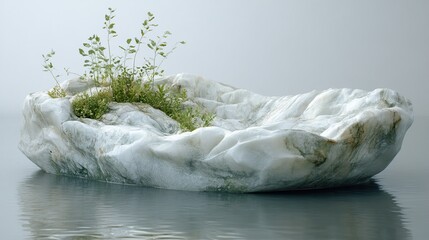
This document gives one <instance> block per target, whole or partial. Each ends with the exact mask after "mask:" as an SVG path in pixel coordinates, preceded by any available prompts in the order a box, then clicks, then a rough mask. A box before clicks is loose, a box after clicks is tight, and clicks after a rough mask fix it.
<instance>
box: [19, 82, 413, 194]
mask: <svg viewBox="0 0 429 240" xmlns="http://www.w3.org/2000/svg"><path fill="white" fill-rule="evenodd" d="M159 81H160V82H164V83H167V84H175V85H180V86H181V87H183V88H185V89H186V90H187V93H188V96H189V98H190V100H191V101H192V102H198V103H199V104H201V105H202V106H204V107H205V108H207V109H208V110H209V111H212V112H214V113H215V114H216V118H215V119H214V122H213V126H211V127H205V128H199V129H197V130H195V131H193V132H181V131H180V128H179V127H178V124H177V122H175V121H174V120H172V119H170V118H169V117H168V116H166V115H165V114H164V113H163V112H161V111H159V110H157V109H154V108H152V107H150V106H148V105H145V104H129V103H127V104H123V103H122V104H119V103H112V104H110V106H109V107H110V109H111V110H110V112H109V113H107V114H105V115H104V116H103V117H102V119H101V120H100V121H97V120H91V119H79V118H77V117H76V116H75V115H74V114H73V113H72V111H71V101H72V100H73V95H74V94H77V93H79V92H81V91H85V90H87V89H88V88H89V87H90V86H88V84H87V83H85V82H81V81H80V80H78V79H75V80H70V81H67V82H65V83H63V87H64V88H65V89H66V91H67V93H68V94H69V96H68V97H66V98H56V99H53V98H51V97H49V96H48V94H47V93H46V92H37V93H33V94H30V95H29V96H27V97H26V99H25V104H24V109H23V114H24V123H23V127H22V130H21V141H20V143H19V148H20V149H21V151H22V152H23V153H24V154H25V155H26V156H27V157H28V158H29V159H30V160H31V161H33V162H34V163H35V164H36V165H38V166H39V167H40V168H41V169H43V170H44V171H46V172H48V173H53V174H62V175H71V176H78V177H83V178H89V179H95V180H101V181H108V182H115V183H127V184H138V185H142V186H150V187H157V188H168V189H180V190H193V191H229V192H258V191H280V190H294V189H312V188H326V187H334V186H342V185H350V184H357V183H361V182H364V181H367V180H368V179H369V178H370V177H372V176H374V175H375V174H377V173H379V172H380V171H382V170H383V169H384V168H386V166H387V165H388V164H389V163H390V162H391V161H392V159H393V158H394V157H395V155H396V154H397V153H398V151H399V150H400V148H401V144H402V140H403V138H404V135H405V133H406V131H407V129H408V128H409V127H410V126H411V124H412V122H413V115H412V106H411V103H410V101H408V100H407V99H406V98H404V97H402V96H400V95H399V94H398V93H396V92H395V91H392V90H389V89H376V90H374V91H372V92H367V91H363V90H354V89H328V90H325V91H312V92H309V93H305V94H301V95H296V96H285V97H265V96H261V95H258V94H255V93H252V92H250V91H247V90H243V89H236V88H233V87H230V86H226V85H223V84H220V83H217V82H213V81H209V80H206V79H204V78H201V77H198V76H194V75H188V74H178V75H174V76H170V77H167V78H165V79H161V80H159Z"/></svg>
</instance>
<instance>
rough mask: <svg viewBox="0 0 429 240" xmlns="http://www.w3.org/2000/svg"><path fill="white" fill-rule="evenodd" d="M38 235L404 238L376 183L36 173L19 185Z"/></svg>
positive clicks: (26, 218)
mask: <svg viewBox="0 0 429 240" xmlns="http://www.w3.org/2000/svg"><path fill="white" fill-rule="evenodd" d="M19 194H20V199H21V202H20V205H21V208H22V212H23V215H22V216H21V218H22V221H23V222H24V224H25V225H24V228H25V229H26V230H27V231H29V232H30V235H31V236H33V237H34V238H37V239H40V238H50V239H57V238H61V239H63V238H66V239H76V238H79V239H94V238H100V239H106V238H124V237H128V238H138V239H144V238H150V239H158V238H163V239H171V238H185V239H207V238H211V239H213V238H214V239H216V238H227V239H231V238H243V239H285V238H288V239H407V238H410V233H409V231H408V230H407V229H406V228H405V227H404V225H403V223H402V219H401V218H402V216H401V209H400V208H399V207H398V205H397V204H396V203H395V200H394V198H393V196H392V195H390V194H389V193H387V192H385V191H383V190H381V189H380V187H379V185H378V184H376V183H374V182H373V183H371V184H368V185H365V186H361V187H357V188H351V189H333V190H326V191H311V192H289V193H276V194H225V193H204V192H183V191H171V190H158V189H147V188H141V187H133V186H123V185H113V184H107V183H100V182H94V181H87V180H83V179H75V178H67V177H62V176H54V175H49V174H45V173H43V172H37V173H36V174H34V175H33V176H32V177H30V178H29V179H27V180H26V181H24V182H23V183H22V184H21V185H20V189H19Z"/></svg>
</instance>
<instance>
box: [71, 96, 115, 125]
mask: <svg viewBox="0 0 429 240" xmlns="http://www.w3.org/2000/svg"><path fill="white" fill-rule="evenodd" d="M111 99H112V95H111V93H110V91H107V90H102V91H98V92H97V93H96V94H94V95H89V94H88V93H83V94H82V95H80V96H78V97H77V98H76V99H75V100H74V101H73V102H72V109H73V112H74V113H75V114H76V116H77V117H80V118H92V119H100V118H101V117H102V116H103V114H105V113H107V112H108V111H109V107H108V104H109V103H110V102H111Z"/></svg>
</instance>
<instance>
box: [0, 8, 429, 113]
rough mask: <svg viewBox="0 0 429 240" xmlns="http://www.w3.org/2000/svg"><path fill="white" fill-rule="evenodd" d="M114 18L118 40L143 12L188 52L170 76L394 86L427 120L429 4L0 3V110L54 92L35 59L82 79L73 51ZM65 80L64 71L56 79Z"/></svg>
mask: <svg viewBox="0 0 429 240" xmlns="http://www.w3.org/2000/svg"><path fill="white" fill-rule="evenodd" d="M108 7H112V8H115V9H116V11H117V18H116V19H117V30H118V33H119V38H118V40H120V42H121V43H122V42H123V41H124V39H125V38H126V37H129V36H134V35H136V34H138V29H139V27H140V24H141V22H142V21H143V20H144V19H145V16H146V12H147V11H151V12H153V13H154V14H155V16H156V19H157V22H158V23H159V25H160V29H163V30H170V31H171V32H173V37H174V38H175V39H176V40H185V41H187V44H186V45H185V46H183V47H181V48H179V49H177V51H176V52H175V53H174V54H173V55H171V56H170V58H169V59H168V60H167V62H166V64H165V69H166V72H167V73H168V74H174V73H180V72H187V73H194V74H199V75H202V76H204V77H207V78H209V79H212V80H216V81H220V82H224V83H226V84H229V85H233V86H236V87H240V88H246V89H249V90H252V91H254V92H257V93H260V94H264V95H291V94H298V93H304V92H307V91H310V90H312V89H325V88H339V87H349V88H361V89H367V90H371V89H374V88H379V87H387V88H392V89H395V90H397V91H399V92H400V93H401V94H403V95H405V96H407V97H408V98H410V99H411V100H412V102H413V104H414V109H415V114H416V115H429V110H428V108H427V103H429V97H428V95H427V92H428V90H429V87H428V80H429V14H428V13H429V1H424V0H421V1H398V0H376V1H374V0H361V1H353V0H327V1H317V0H314V1H280V0H279V1H274V0H258V1H256V0H250V1H249V0H235V1H230V0H217V1H209V0H194V1H190V0H186V1H182V0H176V1H166V0H157V1H133V0H121V1H87V0H68V1H54V0H39V1H30V0H15V1H8V0H0V31H1V34H0V36H1V37H0V71H1V73H2V74H1V78H0V79H1V86H2V87H1V88H0V96H1V101H0V108H1V109H3V111H10V112H19V111H20V109H21V104H22V101H23V98H24V97H25V95H26V94H28V93H30V92H35V91H39V90H46V89H48V88H49V87H51V86H53V84H54V82H53V80H52V79H51V78H50V76H49V75H48V74H47V73H45V72H42V68H41V64H42V58H41V54H44V53H46V52H48V51H49V50H50V49H54V50H55V51H56V52H57V56H56V58H55V59H54V63H55V64H56V65H57V68H58V69H59V70H61V69H62V67H69V68H71V70H73V71H75V72H82V70H83V68H82V67H81V65H82V62H83V60H82V58H81V57H80V56H79V54H78V51H77V49H78V48H79V47H80V46H81V44H82V42H84V41H85V40H86V39H87V37H88V36H90V35H91V34H93V33H97V34H100V35H103V34H104V32H103V30H102V29H101V28H102V24H103V21H104V14H105V13H106V12H107V8H108ZM61 73H62V72H61Z"/></svg>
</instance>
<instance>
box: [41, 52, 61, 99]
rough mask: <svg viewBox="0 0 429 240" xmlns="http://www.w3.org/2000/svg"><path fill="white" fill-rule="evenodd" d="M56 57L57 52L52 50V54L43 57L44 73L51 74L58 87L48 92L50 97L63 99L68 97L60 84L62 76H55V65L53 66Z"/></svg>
mask: <svg viewBox="0 0 429 240" xmlns="http://www.w3.org/2000/svg"><path fill="white" fill-rule="evenodd" d="M54 55H55V51H54V50H51V51H50V52H48V53H47V54H46V55H42V57H43V65H42V66H43V71H44V72H49V73H50V74H51V76H52V77H53V78H54V80H55V83H56V86H55V87H54V88H53V89H52V90H50V91H48V95H49V96H50V97H52V98H62V97H65V96H66V92H65V91H64V89H63V88H62V87H61V85H60V83H59V82H58V78H59V77H60V75H55V74H54V70H55V68H54V65H53V64H52V61H51V59H52V57H53V56H54Z"/></svg>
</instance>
